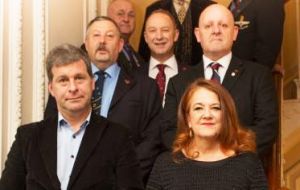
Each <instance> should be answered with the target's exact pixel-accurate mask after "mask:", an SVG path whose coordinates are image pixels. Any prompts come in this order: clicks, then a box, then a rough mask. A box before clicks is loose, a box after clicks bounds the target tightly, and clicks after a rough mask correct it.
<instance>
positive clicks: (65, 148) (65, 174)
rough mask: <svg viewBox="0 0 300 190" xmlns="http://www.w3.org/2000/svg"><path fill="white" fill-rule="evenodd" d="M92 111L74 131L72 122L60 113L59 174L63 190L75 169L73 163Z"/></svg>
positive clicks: (58, 133)
mask: <svg viewBox="0 0 300 190" xmlns="http://www.w3.org/2000/svg"><path fill="white" fill-rule="evenodd" d="M90 118H91V113H90V114H89V115H88V117H87V118H86V120H85V121H84V122H83V123H82V125H81V126H80V129H79V130H78V131H77V132H74V131H73V129H72V127H71V126H70V124H69V123H68V122H67V121H66V120H65V119H64V117H63V116H62V115H61V113H59V114H58V124H57V176H58V179H59V181H60V188H61V190H66V189H67V187H68V183H69V179H70V176H71V172H72V169H73V165H74V162H75V159H76V156H77V153H78V150H79V147H80V144H81V140H82V137H83V135H84V133H85V129H86V127H87V125H88V124H89V122H90Z"/></svg>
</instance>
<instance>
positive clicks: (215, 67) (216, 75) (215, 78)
mask: <svg viewBox="0 0 300 190" xmlns="http://www.w3.org/2000/svg"><path fill="white" fill-rule="evenodd" d="M209 66H210V67H211V69H212V73H213V74H212V76H211V80H213V81H216V82H218V83H221V78H220V75H219V73H218V71H219V68H220V66H221V65H220V64H219V63H216V62H212V63H211V64H209Z"/></svg>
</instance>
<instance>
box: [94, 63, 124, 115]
mask: <svg viewBox="0 0 300 190" xmlns="http://www.w3.org/2000/svg"><path fill="white" fill-rule="evenodd" d="M120 70H121V68H120V67H119V65H118V64H116V63H115V64H112V65H111V66H109V67H108V68H107V69H105V73H106V75H105V80H104V85H103V92H102V101H101V110H100V115H101V116H103V117H107V114H108V110H109V107H110V103H111V100H112V97H113V95H114V92H115V88H116V85H117V81H118V77H119V74H120ZM92 71H93V73H94V74H95V73H96V72H97V71H99V69H98V67H97V66H95V65H94V64H92ZM94 77H95V80H97V75H94Z"/></svg>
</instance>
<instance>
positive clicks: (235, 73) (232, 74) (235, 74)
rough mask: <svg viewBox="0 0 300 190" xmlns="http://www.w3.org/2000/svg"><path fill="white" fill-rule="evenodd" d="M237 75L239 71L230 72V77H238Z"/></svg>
mask: <svg viewBox="0 0 300 190" xmlns="http://www.w3.org/2000/svg"><path fill="white" fill-rule="evenodd" d="M238 73H239V70H237V69H235V70H234V71H232V73H231V76H232V77H235V76H237V75H238Z"/></svg>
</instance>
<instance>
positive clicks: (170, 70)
mask: <svg viewBox="0 0 300 190" xmlns="http://www.w3.org/2000/svg"><path fill="white" fill-rule="evenodd" d="M158 64H164V65H166V67H165V75H166V86H165V92H164V97H163V102H162V105H163V106H164V104H165V94H166V90H167V87H168V82H169V79H170V78H171V77H173V76H174V75H177V74H178V65H177V61H176V58H175V55H173V56H172V57H170V58H169V59H168V60H166V61H165V62H163V63H161V62H159V61H158V60H157V59H155V58H153V57H150V62H149V73H148V75H149V77H151V78H153V79H155V78H156V75H157V74H158V68H157V67H156V66H157V65H158Z"/></svg>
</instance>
